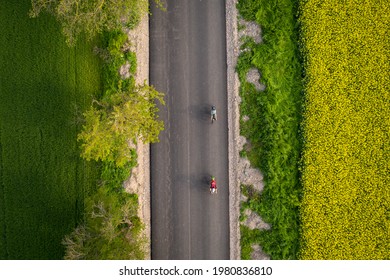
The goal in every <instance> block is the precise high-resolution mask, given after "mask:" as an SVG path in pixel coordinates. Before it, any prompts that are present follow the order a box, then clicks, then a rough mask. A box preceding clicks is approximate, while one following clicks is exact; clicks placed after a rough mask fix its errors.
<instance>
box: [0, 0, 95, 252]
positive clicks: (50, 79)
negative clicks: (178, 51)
mask: <svg viewBox="0 0 390 280" xmlns="http://www.w3.org/2000/svg"><path fill="white" fill-rule="evenodd" d="M30 3H31V2H30V1H29V0H23V1H7V3H5V1H1V2H0V33H1V35H2V38H1V40H0V259H60V258H62V257H63V255H64V248H63V246H62V245H61V240H62V238H63V237H64V235H65V234H68V233H70V232H71V231H72V229H73V228H74V227H75V226H76V225H77V223H78V222H79V221H80V219H81V218H82V215H83V212H84V197H85V196H86V194H88V193H89V192H91V190H92V189H94V188H95V185H96V178H98V176H99V174H98V170H97V167H96V166H95V165H93V164H90V163H86V162H85V161H83V160H81V159H80V156H79V154H80V151H79V148H78V145H77V142H76V136H77V133H78V131H79V129H80V127H81V124H79V123H78V121H77V120H78V118H77V117H76V114H75V113H76V112H77V111H78V112H83V111H84V110H85V109H86V108H87V107H88V106H90V104H91V98H92V95H93V94H95V93H97V92H99V91H100V90H101V80H100V79H101V78H100V77H101V73H100V71H101V70H100V69H101V67H100V64H99V63H100V62H99V59H98V58H97V57H96V56H94V55H93V53H92V48H93V46H94V44H93V42H91V43H85V42H83V40H79V44H78V45H76V47H75V48H72V49H71V48H69V47H68V46H67V45H66V44H65V39H64V37H63V36H62V34H61V32H60V29H59V26H58V24H57V22H56V21H55V20H54V19H53V18H51V17H50V16H47V15H41V16H40V17H39V18H37V19H30V18H29V17H28V11H29V9H30ZM76 108H77V110H76Z"/></svg>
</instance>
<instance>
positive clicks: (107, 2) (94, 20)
mask: <svg viewBox="0 0 390 280" xmlns="http://www.w3.org/2000/svg"><path fill="white" fill-rule="evenodd" d="M148 2H149V1H148V0H31V4H32V8H31V10H30V16H31V17H37V16H38V15H39V14H40V13H41V12H42V11H47V12H49V13H50V14H52V15H54V16H55V17H56V18H57V20H58V22H59V23H60V24H61V26H62V31H63V33H64V35H65V37H66V41H67V43H68V44H69V45H74V44H75V42H76V40H77V37H78V36H79V35H80V33H85V34H86V35H87V37H88V38H92V37H93V36H95V35H96V34H98V33H101V32H102V31H103V30H105V29H106V30H114V29H118V28H120V27H121V26H123V25H124V24H126V25H127V26H129V27H134V26H136V25H137V24H138V22H139V20H140V18H141V16H142V15H144V14H145V13H147V12H148V7H149V5H148Z"/></svg>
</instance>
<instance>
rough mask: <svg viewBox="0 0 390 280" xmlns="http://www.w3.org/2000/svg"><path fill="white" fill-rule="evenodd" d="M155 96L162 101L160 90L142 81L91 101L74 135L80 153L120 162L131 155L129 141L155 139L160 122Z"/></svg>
mask: <svg viewBox="0 0 390 280" xmlns="http://www.w3.org/2000/svg"><path fill="white" fill-rule="evenodd" d="M156 100H158V101H159V102H160V103H161V104H163V105H164V104H165V103H164V100H163V95H162V94H161V93H159V92H157V91H156V90H155V89H154V88H153V87H152V86H149V85H147V84H143V85H141V86H137V87H135V89H134V90H130V91H119V92H117V93H114V94H111V95H109V96H107V97H105V98H103V100H102V101H100V102H98V101H95V102H94V104H95V106H92V107H91V108H90V109H89V110H88V111H87V112H86V113H85V114H84V116H85V118H86V124H85V125H84V127H83V130H82V131H81V133H80V134H79V135H78V140H79V141H81V142H82V157H83V158H85V159H87V160H91V159H94V160H108V161H113V162H115V163H116V164H117V165H118V166H122V165H123V164H125V163H126V162H127V161H129V160H131V159H132V158H131V157H132V155H131V150H130V148H129V141H130V143H135V142H136V141H137V140H138V139H141V140H142V141H143V142H144V143H153V142H158V135H159V133H160V131H161V130H163V129H164V124H163V122H162V121H161V120H158V119H157V117H158V116H157V113H158V107H157V105H156Z"/></svg>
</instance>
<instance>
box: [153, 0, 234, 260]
mask: <svg viewBox="0 0 390 280" xmlns="http://www.w3.org/2000/svg"><path fill="white" fill-rule="evenodd" d="M166 2H167V4H166V7H167V10H166V11H165V12H164V11H161V10H158V9H156V8H154V7H153V8H152V15H151V17H150V83H151V84H152V85H154V86H155V87H156V89H157V90H158V91H161V92H164V93H165V94H166V96H165V101H166V106H165V107H161V111H160V117H161V118H162V119H163V120H164V122H165V130H164V131H163V132H162V133H161V134H160V142H159V143H158V144H153V145H152V147H151V208H152V209H151V210H152V211H151V219H152V221H151V222H152V225H151V226H152V259H197V260H199V259H229V201H228V196H229V188H228V183H229V182H228V128H227V127H228V126H227V94H226V90H227V89H226V34H225V32H226V27H225V24H226V23H225V1H223V0H166ZM213 104H214V105H216V106H217V114H218V121H217V122H215V123H214V124H212V123H211V121H210V108H211V105H213ZM211 175H214V176H215V177H216V181H217V186H218V194H217V195H210V193H209V180H210V177H211Z"/></svg>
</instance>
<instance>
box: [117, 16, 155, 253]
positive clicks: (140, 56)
mask: <svg viewBox="0 0 390 280" xmlns="http://www.w3.org/2000/svg"><path fill="white" fill-rule="evenodd" d="M127 34H128V37H129V41H130V43H131V50H132V51H134V52H135V53H136V55H137V73H136V76H135V80H136V83H137V84H143V83H144V81H147V82H148V79H149V17H148V15H147V14H146V15H145V16H144V17H143V18H142V21H141V22H140V24H139V25H138V26H137V28H135V29H133V30H129V31H127ZM136 152H137V156H138V159H137V162H138V165H137V166H136V167H134V168H133V170H132V173H131V176H130V178H129V179H128V180H127V181H125V183H124V187H125V189H126V191H128V192H130V193H136V194H138V202H139V208H138V216H139V217H140V218H141V220H142V222H143V223H144V224H145V230H144V235H145V237H146V239H147V240H148V243H147V245H146V248H145V251H146V257H145V259H150V258H151V248H150V239H151V235H150V145H149V144H143V143H142V142H141V141H138V143H137V145H136Z"/></svg>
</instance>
